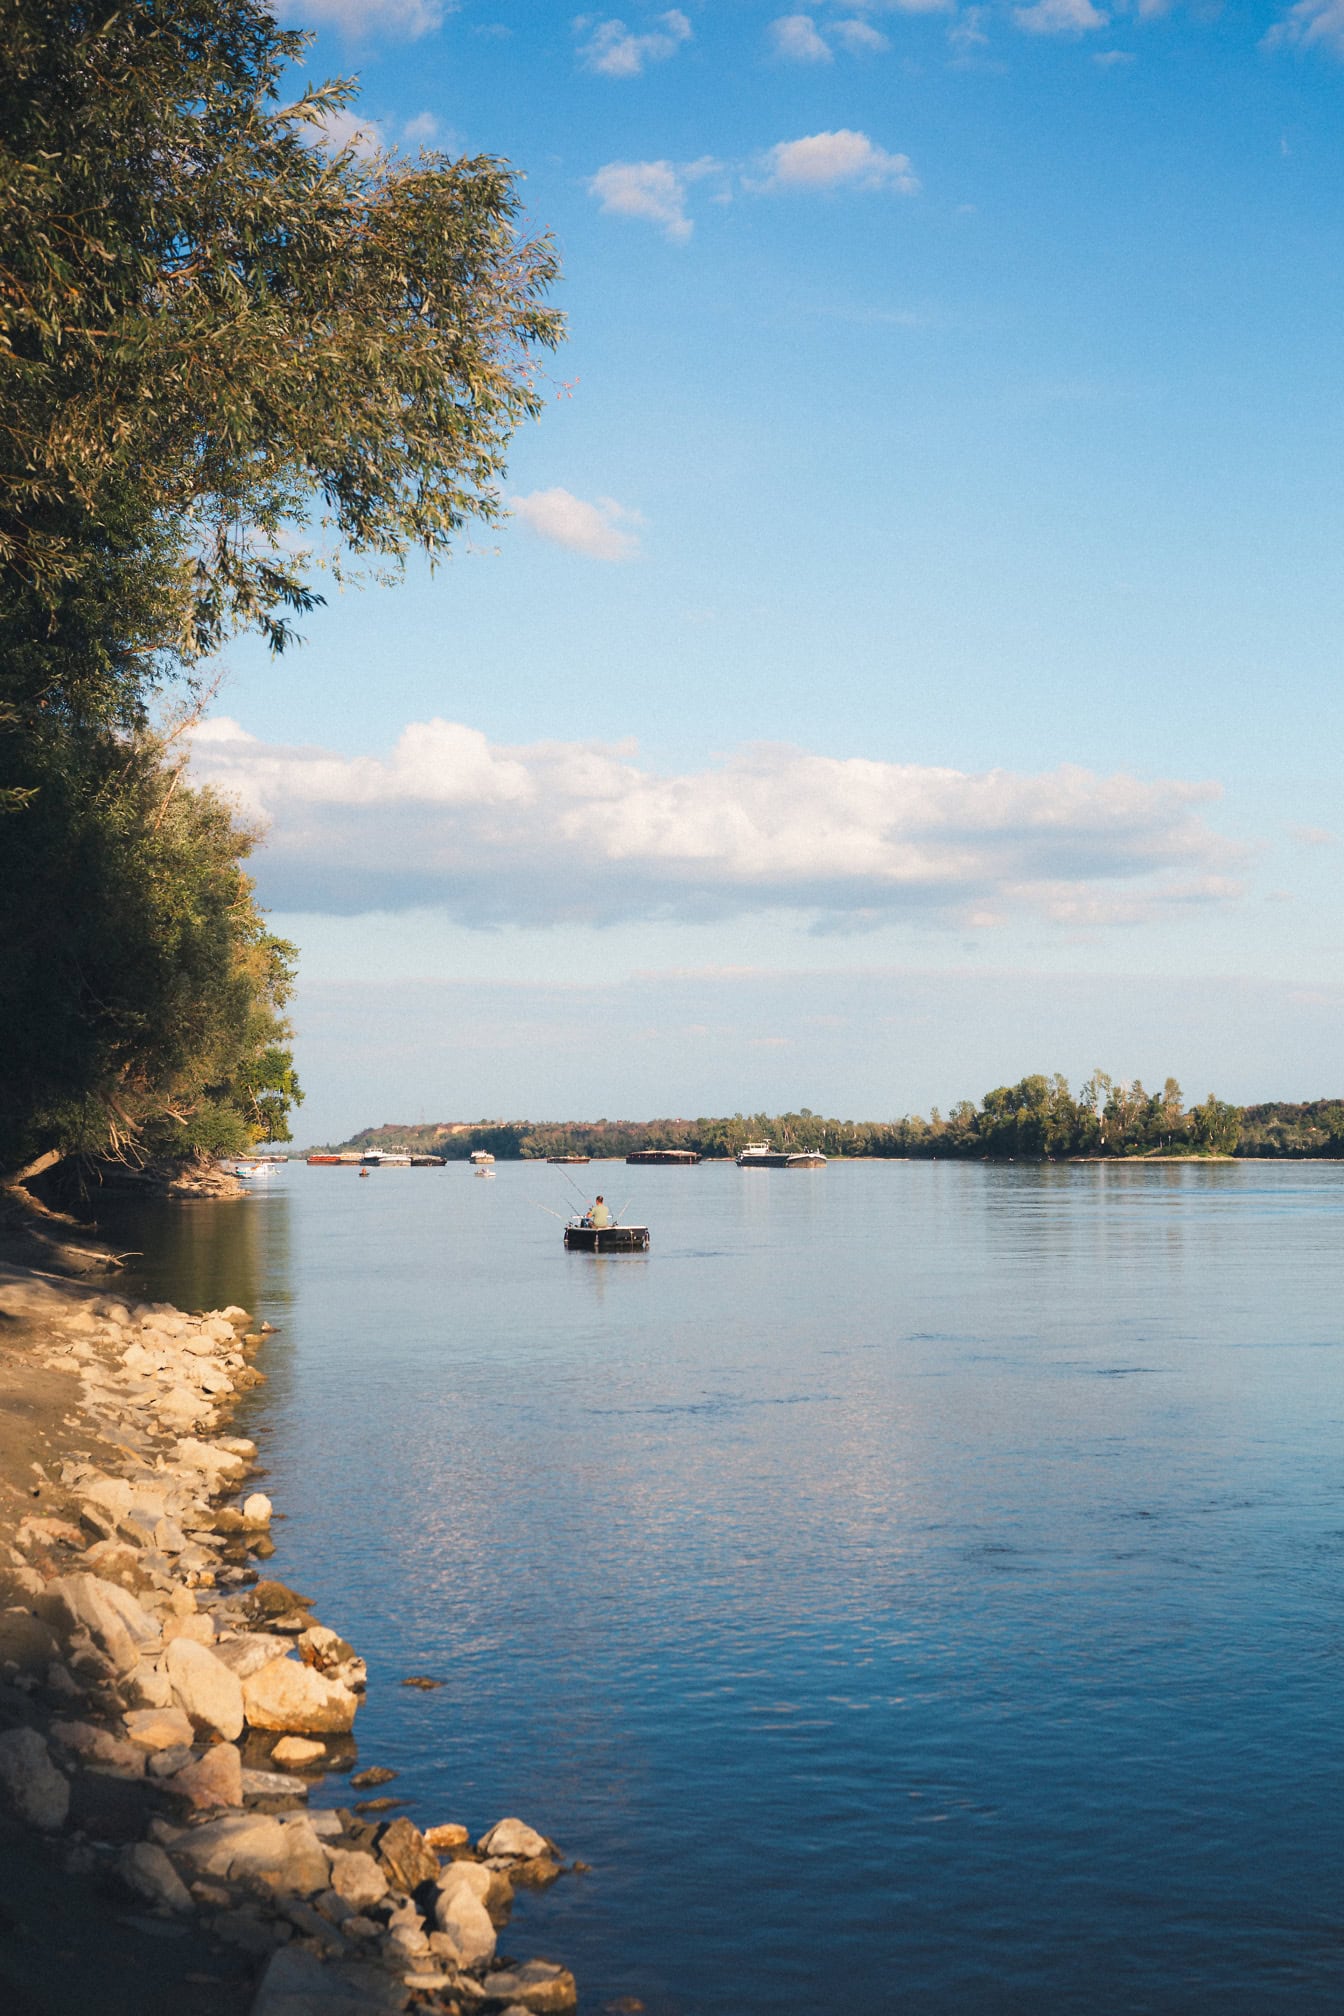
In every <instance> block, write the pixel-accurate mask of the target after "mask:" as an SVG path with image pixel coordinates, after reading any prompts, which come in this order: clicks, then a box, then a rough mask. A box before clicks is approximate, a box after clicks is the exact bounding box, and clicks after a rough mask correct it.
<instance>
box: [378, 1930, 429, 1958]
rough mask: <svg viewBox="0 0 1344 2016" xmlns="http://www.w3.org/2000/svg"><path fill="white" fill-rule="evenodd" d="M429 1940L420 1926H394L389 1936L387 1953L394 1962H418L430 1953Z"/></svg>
mask: <svg viewBox="0 0 1344 2016" xmlns="http://www.w3.org/2000/svg"><path fill="white" fill-rule="evenodd" d="M428 1951H429V1940H428V1938H427V1937H426V1935H425V1934H424V1933H423V1932H422V1931H421V1930H420V1927H419V1926H418V1925H394V1926H393V1927H392V1930H391V1931H390V1932H389V1933H388V1935H387V1952H388V1957H389V1959H391V1960H393V1961H403V1962H404V1961H407V1960H418V1959H419V1958H420V1955H421V1954H422V1953H428Z"/></svg>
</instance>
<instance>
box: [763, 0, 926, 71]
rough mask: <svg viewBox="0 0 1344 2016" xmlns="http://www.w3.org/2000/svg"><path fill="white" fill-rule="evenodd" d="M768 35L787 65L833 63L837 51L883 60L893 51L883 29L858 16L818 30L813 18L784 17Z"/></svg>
mask: <svg viewBox="0 0 1344 2016" xmlns="http://www.w3.org/2000/svg"><path fill="white" fill-rule="evenodd" d="M937 4H938V5H940V6H941V5H942V4H943V0H937ZM766 32H767V34H768V36H769V39H770V47H771V49H772V51H773V53H774V54H775V55H776V56H778V57H780V58H781V59H782V60H783V61H784V62H786V63H831V62H833V61H834V60H835V56H834V52H835V49H836V48H837V47H838V48H841V49H846V50H848V51H849V53H850V55H851V56H880V55H881V54H882V52H883V50H885V49H890V47H891V44H890V42H888V40H887V38H886V36H885V35H884V34H883V33H882V32H881V30H880V29H878V28H874V27H873V25H872V23H871V21H864V20H861V19H860V18H859V17H858V16H857V15H854V16H852V17H851V18H849V19H846V20H843V21H827V22H823V23H822V24H821V25H820V26H818V24H817V22H816V20H815V18H814V17H813V16H812V15H811V14H781V15H780V16H779V18H778V19H777V20H775V21H772V22H771V23H770V26H769V28H768V30H767V31H766Z"/></svg>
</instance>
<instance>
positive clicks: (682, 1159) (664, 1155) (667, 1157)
mask: <svg viewBox="0 0 1344 2016" xmlns="http://www.w3.org/2000/svg"><path fill="white" fill-rule="evenodd" d="M625 1159H626V1161H627V1162H674V1163H676V1164H677V1166H678V1167H684V1168H687V1169H689V1168H690V1166H691V1164H692V1163H693V1162H698V1161H699V1160H700V1157H699V1156H698V1155H697V1154H696V1152H695V1150H694V1148H635V1149H632V1150H631V1152H630V1154H628V1155H627V1156H626V1158H625Z"/></svg>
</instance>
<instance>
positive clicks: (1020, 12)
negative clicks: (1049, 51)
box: [1013, 0, 1110, 35]
mask: <svg viewBox="0 0 1344 2016" xmlns="http://www.w3.org/2000/svg"><path fill="white" fill-rule="evenodd" d="M1013 19H1014V21H1015V22H1016V23H1017V25H1018V27H1019V28H1020V29H1022V31H1023V32H1024V34H1027V35H1086V34H1088V33H1090V31H1091V30H1092V29H1094V28H1104V27H1105V26H1106V23H1107V21H1108V20H1109V19H1110V16H1109V15H1107V14H1102V13H1100V12H1099V11H1098V10H1097V8H1095V7H1094V6H1093V5H1092V0H1034V4H1033V5H1032V6H1030V7H1014V9H1013Z"/></svg>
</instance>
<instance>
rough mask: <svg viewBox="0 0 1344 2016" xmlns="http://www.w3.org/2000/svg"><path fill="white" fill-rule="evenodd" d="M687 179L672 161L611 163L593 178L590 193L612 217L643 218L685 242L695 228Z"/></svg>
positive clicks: (678, 241) (683, 170)
mask: <svg viewBox="0 0 1344 2016" xmlns="http://www.w3.org/2000/svg"><path fill="white" fill-rule="evenodd" d="M687 180H688V174H687V170H686V169H685V168H684V167H679V166H678V165H677V164H676V163H675V162H672V161H608V162H607V164H606V166H605V167H603V168H599V169H598V171H597V173H596V175H594V176H592V177H591V178H590V180H589V183H588V193H589V195H590V196H596V198H597V200H598V202H599V203H600V204H601V206H602V208H603V210H605V211H606V212H607V213H608V215H610V216H614V217H642V218H643V219H644V220H645V221H646V222H647V223H649V224H657V225H660V226H661V228H662V229H663V230H664V231H665V232H666V233H667V236H668V237H669V238H670V239H672V240H673V242H674V243H684V242H685V240H686V239H687V238H689V237H690V235H691V231H692V229H693V228H694V227H693V226H692V224H691V220H690V218H689V217H688V216H687V215H686V184H687Z"/></svg>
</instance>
